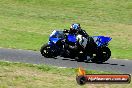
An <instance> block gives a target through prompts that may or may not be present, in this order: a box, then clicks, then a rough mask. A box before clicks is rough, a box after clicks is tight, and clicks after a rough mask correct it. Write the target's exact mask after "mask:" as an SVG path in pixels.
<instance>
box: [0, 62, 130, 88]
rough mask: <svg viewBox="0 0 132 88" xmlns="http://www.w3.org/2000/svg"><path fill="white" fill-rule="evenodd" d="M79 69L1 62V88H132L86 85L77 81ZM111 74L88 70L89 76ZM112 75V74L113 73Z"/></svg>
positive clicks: (127, 87)
mask: <svg viewBox="0 0 132 88" xmlns="http://www.w3.org/2000/svg"><path fill="white" fill-rule="evenodd" d="M76 73H77V69H73V68H59V67H53V66H48V65H32V64H24V63H11V62H4V61H0V88H9V87H13V88H117V87H118V88H131V86H132V84H86V85H84V86H80V85H78V84H77V83H76V81H75V76H76ZM102 73H104V74H108V73H109V72H103V71H91V70H87V74H102ZM111 74H112V73H111Z"/></svg>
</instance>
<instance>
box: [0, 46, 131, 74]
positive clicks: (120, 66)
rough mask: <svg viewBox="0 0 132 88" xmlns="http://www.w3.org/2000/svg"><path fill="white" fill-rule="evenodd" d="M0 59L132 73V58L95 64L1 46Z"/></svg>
mask: <svg viewBox="0 0 132 88" xmlns="http://www.w3.org/2000/svg"><path fill="white" fill-rule="evenodd" d="M0 60H5V61H11V62H24V63H31V64H47V65H53V66H59V67H68V68H78V67H79V66H82V67H83V68H85V69H90V70H98V71H110V72H119V73H129V74H131V73H132V60H119V59H109V60H108V61H107V62H105V63H103V64H95V63H92V62H88V63H85V62H77V61H75V60H73V59H69V58H63V57H58V58H57V59H54V58H44V57H42V56H41V54H40V52H38V51H30V50H17V49H5V48H0Z"/></svg>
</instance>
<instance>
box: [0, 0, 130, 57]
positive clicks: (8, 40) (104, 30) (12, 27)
mask: <svg viewBox="0 0 132 88" xmlns="http://www.w3.org/2000/svg"><path fill="white" fill-rule="evenodd" d="M131 19H132V1H131V0H0V47H6V48H20V49H30V50H39V49H40V47H41V46H42V44H43V43H46V42H47V41H48V36H49V34H50V33H51V32H52V31H53V29H60V30H62V29H64V28H67V29H68V28H69V27H70V24H71V23H74V22H78V23H81V25H82V28H83V29H85V30H86V31H87V32H88V33H89V34H90V35H104V36H111V37H112V38H113V39H112V41H111V42H110V48H111V51H112V57H113V58H119V59H123V58H125V59H126V58H127V59H132V20H131Z"/></svg>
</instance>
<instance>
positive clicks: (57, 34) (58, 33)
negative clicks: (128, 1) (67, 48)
mask: <svg viewBox="0 0 132 88" xmlns="http://www.w3.org/2000/svg"><path fill="white" fill-rule="evenodd" d="M50 38H64V33H63V31H56V30H54V31H53V32H52V33H51V35H50Z"/></svg>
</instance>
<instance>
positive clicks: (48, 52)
mask: <svg viewBox="0 0 132 88" xmlns="http://www.w3.org/2000/svg"><path fill="white" fill-rule="evenodd" d="M40 52H41V54H42V56H44V57H46V58H53V57H55V56H54V55H53V53H52V52H51V47H50V46H49V45H48V44H44V45H43V46H42V47H41V49H40Z"/></svg>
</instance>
